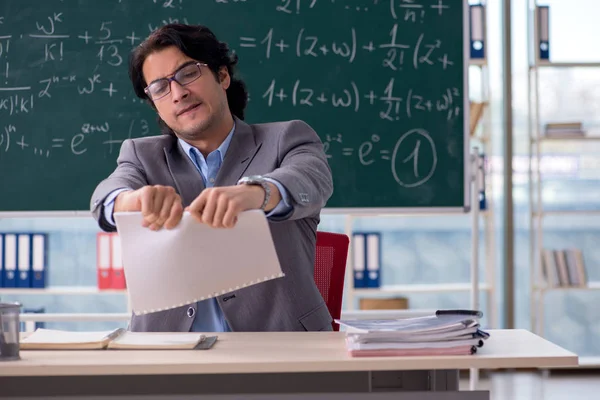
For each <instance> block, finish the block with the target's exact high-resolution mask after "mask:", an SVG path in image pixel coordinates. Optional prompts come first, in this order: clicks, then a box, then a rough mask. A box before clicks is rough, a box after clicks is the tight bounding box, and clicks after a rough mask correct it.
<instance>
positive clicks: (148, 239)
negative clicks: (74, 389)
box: [114, 210, 283, 315]
mask: <svg viewBox="0 0 600 400" xmlns="http://www.w3.org/2000/svg"><path fill="white" fill-rule="evenodd" d="M114 218H115V222H116V224H117V230H118V232H119V237H120V239H121V248H122V257H123V266H124V270H125V279H126V281H127V290H128V291H129V298H130V301H131V307H132V310H133V312H134V313H135V314H138V315H139V314H146V313H152V312H156V311H162V310H168V309H172V308H175V307H180V306H184V305H186V304H190V303H194V302H197V301H200V300H205V299H208V298H211V297H215V296H218V295H222V294H225V293H228V292H232V291H235V290H238V289H240V288H243V287H246V286H250V285H255V284H260V283H261V282H264V281H267V280H270V279H275V278H279V277H282V276H283V273H282V271H281V266H280V264H279V259H278V258H277V253H276V252H275V246H274V244H273V239H272V237H271V231H270V229H269V225H268V222H267V219H266V217H265V214H264V212H262V211H260V210H251V211H245V212H243V213H241V214H240V215H239V216H238V221H237V223H236V225H235V227H234V228H229V229H216V228H211V227H209V226H207V225H205V224H202V223H198V222H197V221H196V220H195V219H194V218H193V217H192V216H191V215H190V214H189V213H188V212H184V214H183V218H182V220H181V222H180V223H179V225H178V226H177V227H176V228H174V229H170V230H169V229H164V228H163V229H161V230H159V231H152V230H150V229H148V228H145V227H143V226H142V219H143V218H142V214H141V213H140V212H130V213H115V214H114Z"/></svg>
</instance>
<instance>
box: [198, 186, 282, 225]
mask: <svg viewBox="0 0 600 400" xmlns="http://www.w3.org/2000/svg"><path fill="white" fill-rule="evenodd" d="M269 185H270V186H271V198H270V200H269V204H267V206H266V207H265V211H270V210H271V209H273V208H275V206H276V205H277V203H279V201H280V200H281V194H280V193H279V190H277V187H276V186H275V185H273V184H271V183H269ZM264 200H265V191H264V190H263V188H262V187H260V186H258V185H236V186H221V187H213V188H207V189H204V190H203V191H202V193H200V195H199V196H198V197H196V199H195V200H194V201H193V202H192V204H190V206H189V207H187V208H186V211H189V212H190V214H192V216H193V217H194V218H195V219H196V220H197V221H198V222H201V223H204V224H207V225H210V226H212V227H213V228H232V227H233V226H234V225H235V223H236V222H237V216H238V215H239V214H240V213H241V212H242V211H247V210H256V209H259V208H260V206H261V205H262V203H263V201H264Z"/></svg>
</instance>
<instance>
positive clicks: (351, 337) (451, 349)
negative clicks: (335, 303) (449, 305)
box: [336, 310, 489, 357]
mask: <svg viewBox="0 0 600 400" xmlns="http://www.w3.org/2000/svg"><path fill="white" fill-rule="evenodd" d="M481 317H482V313H481V312H480V311H468V310H442V311H437V312H436V315H431V316H426V317H418V318H407V319H386V320H336V322H337V323H338V324H340V325H341V326H342V327H344V328H345V331H346V348H347V350H348V352H349V353H350V355H351V356H353V357H376V356H421V355H425V356H427V355H471V354H474V353H475V352H476V351H477V349H478V348H480V347H482V346H483V344H484V342H485V340H486V339H487V338H488V337H489V334H488V333H487V332H484V331H483V330H481V329H480V324H479V319H480V318H481Z"/></svg>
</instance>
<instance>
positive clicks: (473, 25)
mask: <svg viewBox="0 0 600 400" xmlns="http://www.w3.org/2000/svg"><path fill="white" fill-rule="evenodd" d="M469 11H470V17H471V18H470V36H471V37H470V45H471V46H470V50H471V52H470V53H471V59H484V58H485V7H484V5H483V4H473V5H471V6H470V7H469Z"/></svg>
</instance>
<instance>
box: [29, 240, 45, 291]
mask: <svg viewBox="0 0 600 400" xmlns="http://www.w3.org/2000/svg"><path fill="white" fill-rule="evenodd" d="M47 269H48V235H46V234H45V233H34V234H33V235H32V237H31V287H32V288H45V287H46V277H47V273H46V271H47Z"/></svg>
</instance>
